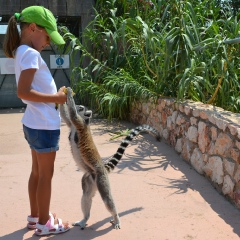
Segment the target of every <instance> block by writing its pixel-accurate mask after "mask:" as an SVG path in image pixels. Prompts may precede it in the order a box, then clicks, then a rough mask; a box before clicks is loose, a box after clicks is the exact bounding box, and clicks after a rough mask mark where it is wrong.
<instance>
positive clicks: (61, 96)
mask: <svg viewBox="0 0 240 240" xmlns="http://www.w3.org/2000/svg"><path fill="white" fill-rule="evenodd" d="M65 88H66V87H65V86H63V87H61V88H60V89H59V90H58V92H57V93H56V95H57V96H58V97H57V101H56V103H59V104H64V103H65V102H66V101H67V95H66V94H65V93H64V89H65Z"/></svg>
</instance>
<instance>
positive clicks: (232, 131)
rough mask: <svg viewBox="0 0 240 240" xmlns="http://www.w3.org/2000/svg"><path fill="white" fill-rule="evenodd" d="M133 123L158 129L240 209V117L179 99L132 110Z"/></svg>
mask: <svg viewBox="0 0 240 240" xmlns="http://www.w3.org/2000/svg"><path fill="white" fill-rule="evenodd" d="M131 120H132V121H133V122H135V123H138V124H150V125H151V126H153V127H155V128H156V129H157V130H158V131H159V132H160V135H161V136H162V139H163V140H164V141H165V142H166V143H168V144H169V145H170V146H172V147H173V148H174V149H175V151H176V152H177V153H179V154H180V156H181V157H182V158H183V159H184V160H186V161H187V162H188V163H189V164H191V165H192V166H193V168H194V169H195V170H196V171H197V172H198V173H199V174H202V175H204V176H206V177H207V178H208V179H209V180H210V181H211V183H212V184H213V185H214V186H215V187H216V189H217V190H219V191H220V192H221V193H222V194H223V195H225V196H226V197H227V198H228V199H229V200H230V201H231V202H233V203H234V204H235V205H236V206H237V207H238V208H240V114H234V113H232V112H228V111H224V110H223V109H222V108H218V107H215V106H212V105H207V104H203V103H199V102H191V101H186V102H182V103H178V102H176V101H175V99H165V98H161V99H158V102H157V103H154V102H152V101H149V102H147V103H137V104H134V105H133V106H132V111H131Z"/></svg>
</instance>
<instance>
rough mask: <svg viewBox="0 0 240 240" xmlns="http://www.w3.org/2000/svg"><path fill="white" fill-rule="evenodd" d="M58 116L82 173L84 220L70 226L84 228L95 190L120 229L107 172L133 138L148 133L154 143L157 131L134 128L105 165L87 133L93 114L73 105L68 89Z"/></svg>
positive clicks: (114, 164)
mask: <svg viewBox="0 0 240 240" xmlns="http://www.w3.org/2000/svg"><path fill="white" fill-rule="evenodd" d="M60 114H61V117H62V119H63V120H64V121H65V122H66V124H67V125H68V127H69V128H70V134H69V141H70V146H71V150H72V154H73V158H74V160H75V161H76V163H77V165H78V167H79V168H80V169H81V170H82V171H83V172H84V175H83V177H82V189H83V196H82V199H81V208H82V212H83V215H84V217H83V219H82V220H81V221H79V222H75V223H74V224H73V225H74V226H80V227H81V229H84V227H85V226H86V223H87V221H88V219H89V217H90V209H91V205H92V198H93V197H94V195H95V193H96V191H97V190H98V191H99V193H100V195H101V198H102V199H103V202H104V204H105V206H106V208H107V209H108V211H109V212H110V213H111V215H112V217H113V220H112V221H111V223H112V224H113V225H114V228H115V229H120V219H119V216H118V213H117V209H116V207H115V204H114V201H113V198H112V194H111V189H110V184H109V179H108V172H110V171H111V170H113V169H114V167H115V166H116V165H117V164H118V162H119V160H120V159H121V158H122V155H123V153H124V151H125V149H126V147H127V146H128V144H129V143H130V142H131V141H132V139H133V138H134V137H135V136H137V135H138V134H139V133H140V132H142V131H147V132H148V133H151V134H153V135H154V136H155V137H156V138H157V140H160V136H159V134H158V132H157V131H156V130H155V129H154V128H152V127H150V126H148V125H143V126H139V127H136V128H135V129H133V130H132V131H131V132H130V134H129V135H128V136H127V137H126V138H125V139H124V140H123V141H122V142H121V144H120V147H119V148H118V150H117V152H116V153H115V154H114V156H113V157H112V158H111V159H110V160H109V161H108V162H107V163H104V162H103V161H102V159H101V157H100V155H99V152H98V150H97V148H96V145H95V143H94V141H93V138H92V134H91V131H90V124H89V123H90V118H91V116H92V111H90V110H86V108H85V107H84V106H76V105H75V102H74V99H73V94H72V89H71V88H69V87H68V88H67V105H66V104H63V105H60Z"/></svg>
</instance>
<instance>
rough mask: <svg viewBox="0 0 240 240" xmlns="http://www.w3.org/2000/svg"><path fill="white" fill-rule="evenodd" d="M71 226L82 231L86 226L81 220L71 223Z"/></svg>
mask: <svg viewBox="0 0 240 240" xmlns="http://www.w3.org/2000/svg"><path fill="white" fill-rule="evenodd" d="M72 225H73V226H79V227H80V228H81V229H82V230H83V229H84V228H85V227H86V226H87V224H86V221H84V220H82V221H79V222H74V223H72Z"/></svg>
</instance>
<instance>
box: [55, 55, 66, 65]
mask: <svg viewBox="0 0 240 240" xmlns="http://www.w3.org/2000/svg"><path fill="white" fill-rule="evenodd" d="M63 63H64V59H63V58H61V57H59V58H57V59H56V64H57V65H59V66H61V65H63Z"/></svg>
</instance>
